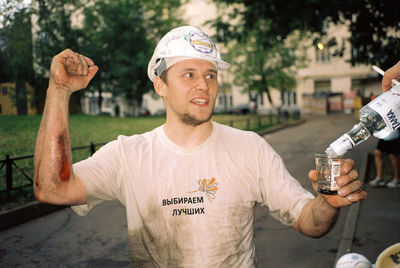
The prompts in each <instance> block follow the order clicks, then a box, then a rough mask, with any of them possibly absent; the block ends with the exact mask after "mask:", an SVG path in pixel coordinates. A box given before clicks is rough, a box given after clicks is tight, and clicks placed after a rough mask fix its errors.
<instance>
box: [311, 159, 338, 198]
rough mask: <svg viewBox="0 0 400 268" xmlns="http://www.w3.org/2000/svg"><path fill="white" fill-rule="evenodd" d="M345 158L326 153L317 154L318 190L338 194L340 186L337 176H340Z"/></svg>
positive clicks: (323, 192)
mask: <svg viewBox="0 0 400 268" xmlns="http://www.w3.org/2000/svg"><path fill="white" fill-rule="evenodd" d="M342 161H343V158H342V157H341V156H333V155H328V154H324V153H317V154H315V166H316V169H317V173H318V192H320V193H322V194H330V195H333V194H337V191H338V189H339V186H338V185H337V184H336V178H337V177H339V176H340V174H341V173H340V172H341V171H340V170H341V167H342Z"/></svg>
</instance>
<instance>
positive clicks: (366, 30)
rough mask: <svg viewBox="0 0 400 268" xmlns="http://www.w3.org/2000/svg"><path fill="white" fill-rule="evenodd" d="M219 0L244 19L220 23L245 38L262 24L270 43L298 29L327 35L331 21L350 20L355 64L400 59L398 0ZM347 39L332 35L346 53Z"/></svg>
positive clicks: (388, 63) (389, 63)
mask: <svg viewBox="0 0 400 268" xmlns="http://www.w3.org/2000/svg"><path fill="white" fill-rule="evenodd" d="M215 1H216V2H218V3H225V4H229V5H230V6H233V8H231V9H227V10H230V12H229V18H230V21H232V20H238V23H237V25H229V23H228V24H227V23H226V22H225V23H224V22H221V21H220V22H219V24H218V27H219V28H220V29H222V31H223V32H224V33H225V34H226V35H227V37H229V38H236V39H241V38H245V37H246V35H247V32H249V31H251V30H258V31H259V37H260V38H261V39H260V40H259V43H260V44H263V46H268V44H269V40H272V39H275V40H276V41H281V42H283V41H284V40H285V39H286V38H287V36H289V35H290V34H291V33H292V32H293V31H295V30H300V31H301V32H304V31H309V32H311V33H317V34H318V35H319V36H320V37H323V36H325V34H326V31H327V30H328V26H329V23H335V24H344V25H346V26H348V29H349V31H350V33H351V37H350V38H349V39H348V40H345V41H349V42H350V44H351V57H350V59H348V61H349V62H350V63H351V64H353V65H355V64H358V63H363V64H377V65H380V66H381V67H382V68H384V69H386V68H387V67H389V66H392V65H393V64H394V63H396V62H397V61H398V60H399V59H400V51H399V49H398V48H399V46H400V37H399V30H400V12H399V7H400V6H399V1H398V0H378V1H377V0H353V1H348V0H331V1H322V0H301V1H289V0H264V1H257V0H246V1H239V0H215ZM266 19H269V20H270V24H269V27H268V28H267V29H260V28H259V25H260V22H262V21H263V20H266ZM270 37H271V38H270ZM316 41H317V40H316ZM342 41H343V40H334V39H333V40H332V41H331V44H336V54H337V55H340V56H342V55H343V51H344V49H345V42H342Z"/></svg>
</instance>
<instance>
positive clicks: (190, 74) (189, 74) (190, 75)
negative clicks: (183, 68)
mask: <svg viewBox="0 0 400 268" xmlns="http://www.w3.org/2000/svg"><path fill="white" fill-rule="evenodd" d="M184 76H185V77H193V73H185V74H184Z"/></svg>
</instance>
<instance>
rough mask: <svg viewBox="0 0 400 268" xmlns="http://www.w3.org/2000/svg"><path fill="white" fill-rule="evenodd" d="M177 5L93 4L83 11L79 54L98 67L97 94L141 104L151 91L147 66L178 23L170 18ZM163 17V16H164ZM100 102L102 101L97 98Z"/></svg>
mask: <svg viewBox="0 0 400 268" xmlns="http://www.w3.org/2000/svg"><path fill="white" fill-rule="evenodd" d="M179 5H180V1H171V2H163V1H155V0H153V1H140V0H114V1H95V2H94V4H93V5H92V6H90V7H87V8H86V9H85V10H84V26H83V29H82V32H83V36H84V38H83V39H82V43H81V46H82V51H84V53H85V54H87V55H88V56H90V57H91V58H92V59H93V60H94V61H95V63H96V64H97V65H98V66H99V67H100V70H99V72H98V74H97V76H98V77H97V79H96V80H95V81H93V82H94V83H93V85H95V87H96V90H100V91H104V90H108V91H112V92H113V93H114V95H115V96H118V95H120V96H123V97H125V98H126V100H128V101H130V102H133V101H134V102H136V104H137V105H138V106H140V105H141V103H142V97H143V94H144V93H146V92H147V91H149V90H150V89H151V88H152V85H151V83H150V80H149V79H148V78H147V64H148V61H149V59H150V58H151V55H152V52H153V49H154V47H155V41H156V39H157V37H158V36H159V35H161V34H164V32H165V31H167V29H168V30H169V29H170V28H171V27H173V26H175V25H176V24H177V23H178V22H179V21H178V20H177V19H176V18H175V16H173V12H172V11H171V12H168V13H166V12H165V11H166V10H174V9H176V8H177V7H178V6H179ZM163 14H164V15H163ZM100 101H101V98H100Z"/></svg>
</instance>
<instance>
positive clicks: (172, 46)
mask: <svg viewBox="0 0 400 268" xmlns="http://www.w3.org/2000/svg"><path fill="white" fill-rule="evenodd" d="M186 59H202V60H207V61H210V62H212V63H214V64H216V66H217V68H218V69H227V68H229V66H230V64H229V63H227V62H225V61H223V60H222V59H221V56H220V54H219V52H218V50H217V47H216V46H215V44H214V42H213V41H212V40H211V38H210V37H209V36H208V35H207V34H206V33H204V32H203V31H202V30H200V29H199V28H196V27H193V26H182V27H178V28H175V29H173V30H171V31H169V32H168V33H167V34H166V35H164V37H163V38H161V40H160V42H159V43H158V45H157V46H156V48H155V49H154V54H153V56H152V57H151V60H150V62H149V65H148V67H147V75H148V76H149V78H150V80H151V81H153V80H154V78H155V77H156V76H159V75H161V73H162V72H163V71H165V70H166V69H168V68H169V67H171V66H172V65H173V64H175V63H178V62H179V61H182V60H186Z"/></svg>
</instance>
